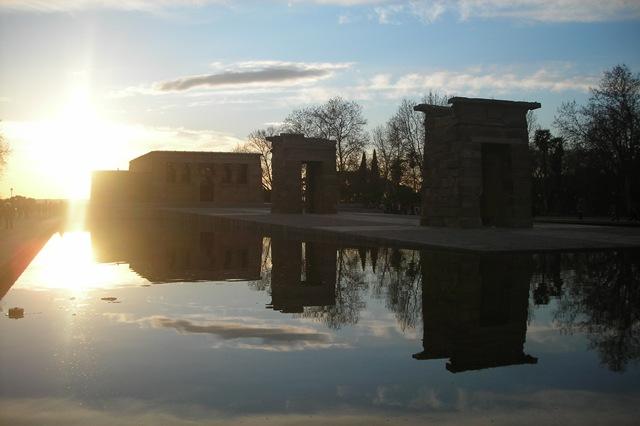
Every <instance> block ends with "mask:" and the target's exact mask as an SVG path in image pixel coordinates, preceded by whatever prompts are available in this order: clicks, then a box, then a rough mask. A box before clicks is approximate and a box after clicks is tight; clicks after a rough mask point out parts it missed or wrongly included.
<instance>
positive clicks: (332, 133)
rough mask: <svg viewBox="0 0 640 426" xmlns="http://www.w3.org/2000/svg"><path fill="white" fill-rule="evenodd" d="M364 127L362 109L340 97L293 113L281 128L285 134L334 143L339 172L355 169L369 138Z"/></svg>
mask: <svg viewBox="0 0 640 426" xmlns="http://www.w3.org/2000/svg"><path fill="white" fill-rule="evenodd" d="M366 124H367V120H366V119H365V118H364V117H363V115H362V106H360V104H358V103H357V102H354V101H347V100H345V99H343V98H341V97H340V96H336V97H334V98H331V99H329V100H328V101H327V102H326V103H324V104H322V105H314V106H310V107H306V108H301V109H297V110H294V111H292V112H291V114H289V115H288V116H287V118H285V120H284V128H285V129H286V130H287V131H289V132H294V133H303V134H304V135H305V136H307V137H316V138H323V139H330V140H333V141H335V142H336V166H337V168H338V171H339V172H340V173H344V172H346V171H347V170H349V169H351V170H353V169H355V168H356V167H357V164H358V157H359V155H360V153H361V152H362V151H363V150H364V148H365V146H366V145H367V143H368V139H369V138H368V136H367V133H366V131H365V126H366Z"/></svg>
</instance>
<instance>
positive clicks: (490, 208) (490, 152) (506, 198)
mask: <svg viewBox="0 0 640 426" xmlns="http://www.w3.org/2000/svg"><path fill="white" fill-rule="evenodd" d="M481 204H482V205H481V209H482V224H483V225H484V226H509V225H510V224H511V219H512V216H513V173H512V169H511V146H510V145H508V144H501V143H483V144H482V197H481Z"/></svg>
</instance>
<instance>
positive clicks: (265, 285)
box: [249, 238, 271, 293]
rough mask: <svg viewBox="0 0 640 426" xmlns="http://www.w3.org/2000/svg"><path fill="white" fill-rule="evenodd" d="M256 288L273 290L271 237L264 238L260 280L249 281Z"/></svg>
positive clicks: (258, 289)
mask: <svg viewBox="0 0 640 426" xmlns="http://www.w3.org/2000/svg"><path fill="white" fill-rule="evenodd" d="M249 286H251V287H252V288H253V289H254V290H257V291H266V292H267V293H270V292H271V238H263V239H262V259H261V261H260V280H258V281H251V282H250V283H249Z"/></svg>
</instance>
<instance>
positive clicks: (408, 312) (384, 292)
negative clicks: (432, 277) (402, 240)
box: [372, 248, 422, 330]
mask: <svg viewBox="0 0 640 426" xmlns="http://www.w3.org/2000/svg"><path fill="white" fill-rule="evenodd" d="M372 254H373V253H372ZM372 259H373V256H372ZM376 269H377V273H376V280H377V282H376V284H375V286H374V294H375V295H376V296H378V297H380V298H384V299H385V301H386V306H387V308H388V309H389V310H391V311H392V312H393V313H394V314H395V316H396V319H397V320H398V322H399V324H400V327H401V329H402V330H405V329H407V328H414V327H415V326H416V324H417V322H418V320H419V319H420V312H421V306H422V299H421V298H422V276H421V274H420V253H419V252H417V251H415V250H400V249H396V248H392V249H390V248H385V249H381V250H380V253H379V255H378V259H377V268H376Z"/></svg>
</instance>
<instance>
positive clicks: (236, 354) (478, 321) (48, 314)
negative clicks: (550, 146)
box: [0, 220, 640, 425]
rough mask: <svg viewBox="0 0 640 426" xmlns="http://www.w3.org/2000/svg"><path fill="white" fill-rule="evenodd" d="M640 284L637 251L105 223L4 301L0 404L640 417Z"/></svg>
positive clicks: (101, 415)
mask: <svg viewBox="0 0 640 426" xmlns="http://www.w3.org/2000/svg"><path fill="white" fill-rule="evenodd" d="M639 284H640V252H639V251H628V250H627V251H604V252H602V251H601V252H577V253H544V254H511V255H497V254H493V255H488V254H474V253H457V252H441V251H431V250H422V251H417V250H408V249H400V248H392V247H367V246H360V245H358V244H356V243H352V242H349V241H330V240H322V239H317V240H314V239H304V238H298V237H295V236H294V235H286V236H283V235H262V234H260V233H256V232H252V231H250V230H247V229H238V228H234V227H228V228H220V227H218V228H214V227H213V225H212V224H209V223H206V222H205V221H202V222H195V223H194V222H188V221H183V220H171V221H170V220H156V221H128V222H126V221H120V222H111V223H99V224H94V225H92V226H89V227H88V229H84V230H75V231H69V232H63V233H59V234H56V235H54V236H53V237H52V238H51V239H50V241H49V242H48V243H47V245H46V246H45V247H44V248H43V249H42V250H41V252H40V253H39V254H38V255H37V256H36V258H34V260H33V261H32V262H31V264H30V265H29V267H28V268H27V269H26V270H25V271H24V273H23V274H22V276H20V278H19V279H18V280H17V281H16V282H15V284H14V285H13V287H12V288H11V289H10V290H9V292H8V293H7V294H6V295H5V296H4V297H3V298H2V300H1V301H0V306H1V308H2V313H3V316H2V318H0V336H1V340H0V343H1V347H2V350H1V351H0V361H1V362H0V423H2V424H92V425H95V424H105V425H112V424H132V425H134V424H135V425H138V424H185V425H187V424H198V423H210V424H218V423H242V424H299V423H305V424H377V423H380V424H395V423H397V424H413V423H425V422H433V423H438V424H442V423H444V424H446V423H450V424H460V423H472V424H475V423H479V424H487V423H497V424H514V423H518V424H536V425H537V424H548V423H552V424H633V423H636V422H637V419H638V418H639V417H638V415H639V414H640V412H639V411H640V409H639V408H638V407H640V368H639V366H638V359H639V358H640V285H639ZM14 307H19V308H22V309H23V310H24V311H23V314H21V315H14V314H13V313H15V312H17V311H11V309H12V308H14Z"/></svg>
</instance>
